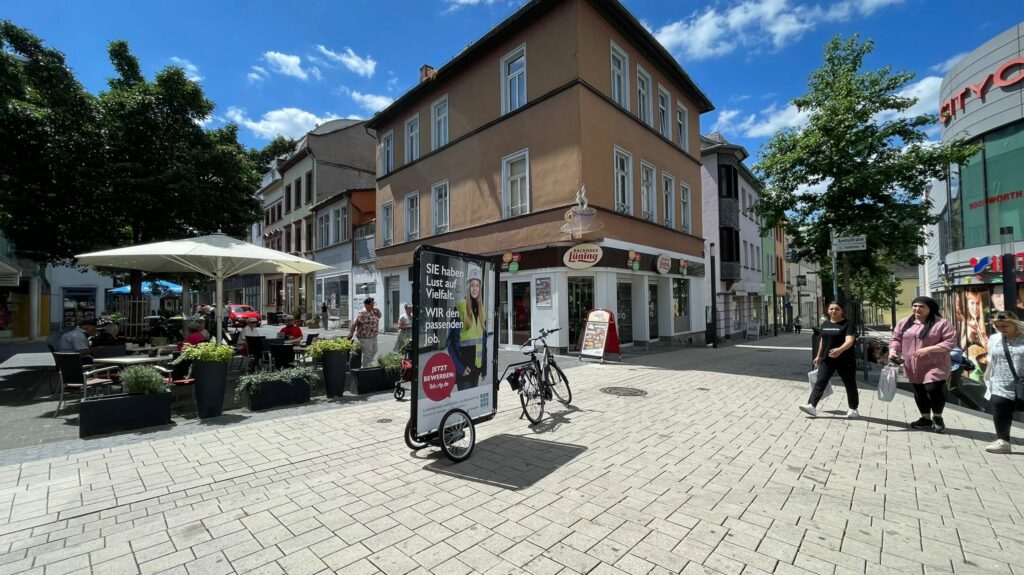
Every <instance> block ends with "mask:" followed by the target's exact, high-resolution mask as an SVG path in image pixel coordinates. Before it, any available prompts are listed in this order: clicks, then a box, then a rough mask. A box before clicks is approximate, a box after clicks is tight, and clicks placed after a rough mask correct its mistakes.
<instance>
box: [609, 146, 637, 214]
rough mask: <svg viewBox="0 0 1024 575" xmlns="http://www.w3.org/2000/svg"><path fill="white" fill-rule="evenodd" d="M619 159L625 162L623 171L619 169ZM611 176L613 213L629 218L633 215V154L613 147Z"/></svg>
mask: <svg viewBox="0 0 1024 575" xmlns="http://www.w3.org/2000/svg"><path fill="white" fill-rule="evenodd" d="M620 158H621V159H623V160H625V170H620V169H619V159H620ZM612 175H613V177H614V178H615V179H614V182H615V185H614V189H615V211H616V212H619V213H620V214H627V215H630V216H631V215H633V154H630V153H629V152H627V151H626V150H624V149H622V148H620V147H618V146H615V147H614V148H613V153H612ZM620 200H623V201H620Z"/></svg>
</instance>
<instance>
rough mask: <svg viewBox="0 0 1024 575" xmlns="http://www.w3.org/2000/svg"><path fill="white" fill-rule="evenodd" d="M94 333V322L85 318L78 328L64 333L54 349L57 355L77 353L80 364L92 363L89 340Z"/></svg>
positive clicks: (92, 319)
mask: <svg viewBox="0 0 1024 575" xmlns="http://www.w3.org/2000/svg"><path fill="white" fill-rule="evenodd" d="M95 333H96V320H95V319H94V318H86V319H83V320H81V321H79V322H78V326H77V327H75V328H74V329H72V330H69V331H67V332H65V333H64V334H63V335H61V336H60V339H58V340H57V344H56V345H54V346H53V347H54V349H55V350H56V351H57V352H58V353H77V354H79V355H81V356H82V364H83V365H84V364H89V363H92V350H91V349H89V338H90V337H92V336H93V334H95Z"/></svg>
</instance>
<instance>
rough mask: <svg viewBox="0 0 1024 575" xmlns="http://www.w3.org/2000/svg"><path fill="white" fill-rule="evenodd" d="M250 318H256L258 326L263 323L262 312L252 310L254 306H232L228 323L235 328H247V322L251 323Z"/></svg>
mask: <svg viewBox="0 0 1024 575" xmlns="http://www.w3.org/2000/svg"><path fill="white" fill-rule="evenodd" d="M250 317H254V318H256V325H257V326H259V325H260V324H261V323H262V321H261V320H260V312H258V311H256V310H254V309H252V306H248V305H233V306H231V312H230V313H229V314H228V323H230V324H231V325H233V326H235V327H245V322H247V321H249V318H250Z"/></svg>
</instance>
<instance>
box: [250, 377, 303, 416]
mask: <svg viewBox="0 0 1024 575" xmlns="http://www.w3.org/2000/svg"><path fill="white" fill-rule="evenodd" d="M308 401H309V384H308V383H306V380H304V379H293V380H290V381H285V380H279V381H268V382H266V383H264V384H263V385H261V386H260V389H259V391H257V392H256V393H252V392H250V393H249V410H250V411H259V410H261V409H269V408H271V407H277V406H279V405H294V404H296V403H306V402H308Z"/></svg>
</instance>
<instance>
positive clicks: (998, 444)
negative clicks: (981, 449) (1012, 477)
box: [985, 439, 1010, 453]
mask: <svg viewBox="0 0 1024 575" xmlns="http://www.w3.org/2000/svg"><path fill="white" fill-rule="evenodd" d="M985 451H987V452H989V453H1010V442H1009V441H1004V440H1002V439H997V440H995V441H993V442H992V444H991V445H989V446H988V447H986V448H985Z"/></svg>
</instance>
